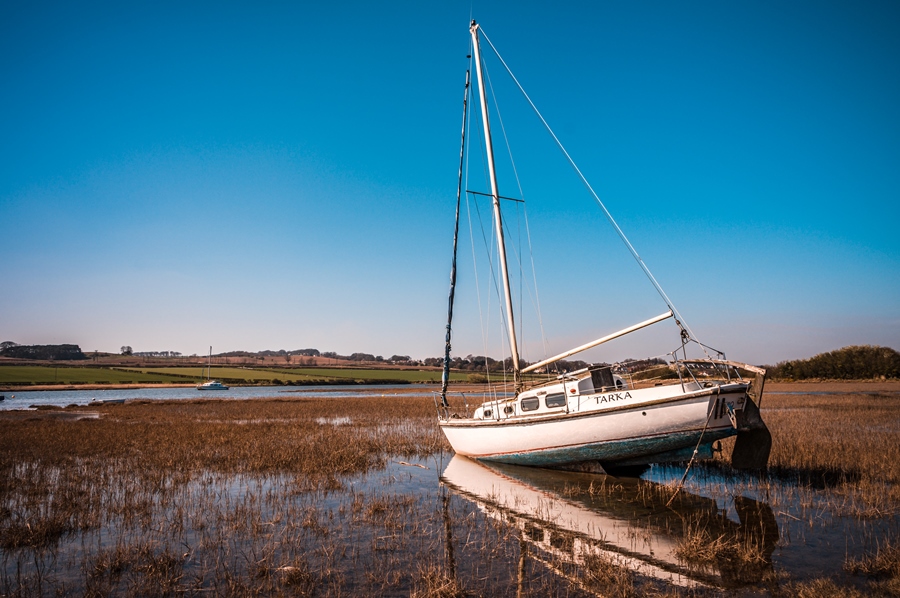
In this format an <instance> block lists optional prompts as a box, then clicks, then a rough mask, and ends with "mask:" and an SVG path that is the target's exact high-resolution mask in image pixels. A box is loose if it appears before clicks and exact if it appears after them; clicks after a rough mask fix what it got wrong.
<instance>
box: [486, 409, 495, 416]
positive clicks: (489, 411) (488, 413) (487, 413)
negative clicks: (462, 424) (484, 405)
mask: <svg viewBox="0 0 900 598" xmlns="http://www.w3.org/2000/svg"><path fill="white" fill-rule="evenodd" d="M493 414H494V412H493V411H491V410H490V409H485V410H484V416H485V417H490V416H491V415H493Z"/></svg>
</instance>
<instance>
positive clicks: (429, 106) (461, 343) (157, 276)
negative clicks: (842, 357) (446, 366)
mask: <svg viewBox="0 0 900 598" xmlns="http://www.w3.org/2000/svg"><path fill="white" fill-rule="evenodd" d="M326 4H327V6H326ZM376 4H378V3H371V2H335V3H294V2H291V3H288V2H285V3H245V4H236V3H231V2H207V3H200V2H198V3H183V2H178V3H176V2H152V3H151V2H141V3H131V2H126V3H121V2H116V3H113V2H109V3H96V2H90V1H87V2H79V3H45V2H18V1H15V2H4V3H2V4H0V81H2V83H0V85H2V93H0V337H2V338H0V340H12V341H15V342H18V343H21V344H44V343H77V344H80V345H81V347H82V349H84V350H86V351H92V350H95V349H97V350H101V351H117V350H118V348H119V347H120V346H122V345H130V346H132V347H133V348H134V349H135V350H136V351H145V350H176V351H181V352H183V353H186V354H190V353H199V354H203V353H205V352H206V351H207V347H208V346H209V345H213V347H214V350H215V351H216V352H220V351H229V350H239V349H244V350H251V351H255V350H261V349H281V348H284V349H296V348H306V347H315V348H318V349H319V350H322V351H328V350H331V351H337V352H339V353H350V352H354V351H363V352H368V353H373V354H380V355H384V356H390V355H392V354H395V353H397V354H408V355H412V356H413V357H426V356H438V355H440V354H441V353H442V350H443V334H444V320H445V311H446V293H447V280H448V272H449V252H450V243H451V232H452V231H451V227H452V218H453V204H454V201H455V192H456V174H457V173H456V169H457V160H458V151H459V125H460V110H461V96H462V83H463V80H464V73H465V69H466V67H467V65H468V61H467V59H466V54H467V52H468V21H469V19H470V16H474V17H475V18H476V19H477V20H478V21H479V22H480V23H481V24H482V25H483V27H484V29H485V31H486V32H487V34H488V35H489V36H490V39H491V41H493V42H494V43H495V44H496V45H497V47H498V49H499V50H500V51H501V53H502V54H503V56H504V58H505V59H506V60H507V62H508V63H509V64H510V66H511V67H512V69H513V70H514V71H515V73H516V75H517V76H518V78H519V79H520V81H522V83H523V84H524V85H525V87H526V89H527V90H528V91H529V93H530V94H531V95H532V97H533V99H534V100H535V101H536V103H537V104H538V106H539V107H540V108H541V110H542V111H543V113H544V115H545V116H546V117H547V119H548V121H549V122H550V124H551V126H553V127H554V129H555V131H556V133H557V134H558V136H559V137H560V138H561V139H562V141H563V143H565V144H566V146H567V147H568V149H569V151H570V153H571V154H572V155H573V156H574V157H575V159H576V161H577V162H578V163H579V165H580V166H581V167H582V169H583V170H584V171H585V173H586V174H587V176H588V178H589V179H590V180H591V182H592V184H593V186H594V188H595V189H596V190H597V191H598V193H599V194H600V196H601V197H602V198H603V199H604V201H605V202H606V203H607V205H608V207H609V208H610V209H611V211H612V212H613V214H614V216H615V217H616V218H617V219H618V221H619V223H620V224H621V225H622V227H623V228H624V230H625V232H626V233H627V234H628V235H629V237H630V238H631V240H632V242H633V243H634V245H635V246H636V247H637V249H638V251H639V252H640V253H641V255H642V256H643V257H644V259H645V261H646V262H647V263H648V265H649V266H650V268H651V270H653V272H654V274H655V275H656V276H657V278H658V279H659V281H660V282H661V284H662V285H663V287H664V288H665V289H666V291H667V292H668V294H669V296H670V297H671V298H672V300H673V301H674V302H675V305H676V306H677V307H678V308H679V309H680V311H681V312H682V314H683V315H684V316H685V318H686V319H687V320H688V323H689V324H690V325H691V327H692V328H693V330H694V332H695V333H697V335H698V336H699V337H700V339H701V340H703V341H704V342H706V343H708V344H711V345H713V346H716V347H719V348H722V349H724V350H726V352H727V354H728V357H731V358H735V359H742V360H746V361H750V362H754V363H774V362H776V361H779V360H783V359H789V358H799V357H809V356H811V355H814V354H816V353H819V352H823V351H829V350H833V349H837V348H839V347H842V346H845V345H850V344H878V345H888V346H892V347H894V348H897V349H900V231H898V224H900V208H898V205H900V109H898V106H900V68H898V64H900V36H898V35H897V31H900V4H898V3H897V2H893V1H890V2H859V3H850V2H822V1H814V2H813V1H810V2H788V3H784V2H725V3H722V2H690V3H671V2H578V3H569V4H567V5H565V6H562V7H554V8H550V7H549V5H548V4H547V3H534V2H502V3H501V2H490V3H487V2H477V1H476V2H474V4H472V3H469V2H465V3H463V2H460V3H454V2H421V1H417V2H412V1H410V2H393V3H389V5H387V6H384V5H376ZM491 68H492V69H493V70H492V71H491V74H492V80H493V81H494V82H495V84H497V85H498V86H500V84H501V79H502V74H501V73H500V71H499V70H498V67H496V66H494V67H491ZM498 93H499V92H498ZM501 111H503V107H502V106H501ZM508 114H509V119H510V120H509V122H505V124H507V127H508V128H510V129H511V128H512V123H513V122H514V121H515V117H516V115H517V114H518V113H517V112H516V109H512V108H510V109H509V112H508ZM504 117H506V114H504ZM531 126H533V125H531ZM510 134H511V135H512V133H510ZM537 138H538V136H537V134H535V135H534V139H537ZM525 139H526V140H527V141H528V143H527V144H526V147H524V148H519V149H518V150H516V148H514V149H513V152H514V156H515V157H516V160H517V163H519V160H521V164H520V173H521V171H522V170H525V171H526V172H525V173H524V174H523V179H533V182H532V186H531V189H533V191H530V190H529V189H528V188H526V189H525V197H526V199H527V200H528V204H527V205H528V217H529V226H530V227H531V229H532V230H531V232H532V241H533V245H534V253H535V264H536V267H537V280H538V289H539V291H540V293H541V295H540V301H541V306H542V311H543V317H544V327H545V332H546V335H547V337H548V341H549V345H550V346H549V351H551V352H557V351H562V350H565V349H567V348H569V347H570V346H572V345H575V344H580V343H582V342H586V341H588V340H591V339H593V338H596V337H599V336H602V335H604V334H606V333H609V332H611V331H614V330H617V329H619V328H621V327H624V326H627V325H630V324H632V323H635V322H637V321H639V320H643V319H645V318H648V317H651V316H654V315H656V314H658V313H661V312H663V311H664V309H665V308H664V306H663V305H662V303H661V302H660V301H659V300H658V298H657V297H655V295H654V292H653V290H652V288H651V287H649V285H648V284H647V283H646V282H645V281H643V280H642V278H641V276H640V273H639V272H638V271H637V268H636V266H635V265H634V264H633V262H629V260H630V258H629V257H628V255H627V254H626V253H625V252H624V251H623V250H622V249H621V246H620V244H618V242H617V241H616V240H615V239H614V238H612V237H611V232H610V230H609V227H608V226H607V225H606V224H605V223H604V221H603V218H602V215H601V214H600V212H599V210H597V209H596V207H594V206H593V205H592V203H591V200H590V198H588V197H587V196H586V195H585V194H584V193H583V192H581V191H580V188H579V187H578V186H577V184H576V185H575V186H574V187H571V186H570V187H556V186H555V184H553V183H550V182H549V178H544V177H543V175H542V174H540V173H541V172H542V170H543V169H539V168H537V166H530V163H534V164H535V165H537V164H546V167H547V170H548V171H551V172H552V173H553V174H554V175H555V174H556V173H557V172H561V171H565V167H564V165H561V163H559V154H558V152H557V153H555V154H554V153H551V154H548V156H552V158H546V159H544V158H539V157H538V156H539V154H537V153H534V152H533V150H532V149H530V148H531V147H532V144H531V140H532V138H531V137H528V136H526V137H525ZM513 141H515V140H514V139H512V140H511V142H513ZM542 143H544V144H545V145H546V143H547V140H546V138H545V137H544V138H543V139H542ZM550 150H551V151H554V150H553V148H552V147H551V148H550ZM544 160H545V162H542V161H544ZM522 165H525V166H524V168H523V167H522ZM539 174H540V176H539ZM548 176H549V175H548ZM506 180H507V181H508V179H506ZM527 182H528V181H527V180H525V181H523V184H524V183H527ZM481 190H484V187H483V186H482V189H481ZM504 191H506V192H507V193H508V194H509V195H517V194H518V191H517V190H516V189H515V185H514V184H513V183H511V182H507V183H503V182H501V193H503V192H504ZM570 191H571V192H570ZM510 222H511V223H512V222H513V221H512V220H511V221H510ZM511 226H519V224H511ZM465 243H466V244H468V241H465ZM467 255H468V254H463V255H462V256H461V260H462V261H461V265H465V264H470V263H471V257H466V256H467ZM613 264H615V265H613ZM465 276H466V274H465V272H461V282H460V285H461V288H460V293H461V294H462V293H467V292H471V291H472V284H471V278H468V279H467V278H465ZM632 283H633V284H632ZM483 290H484V289H482V291H483ZM459 315H460V317H461V318H466V319H468V320H472V319H477V318H478V314H477V310H475V309H474V308H473V307H472V305H471V303H468V302H467V300H466V299H463V300H462V301H461V303H460V310H459ZM491 317H494V319H496V318H495V314H494V315H492V316H491ZM533 331H534V328H533V327H532V328H530V329H529V331H528V332H526V337H527V343H530V344H527V346H526V349H525V351H524V353H525V356H526V357H528V358H530V359H537V358H540V357H542V356H543V352H544V350H543V349H541V348H540V345H539V342H538V343H537V344H535V342H534V340H533V337H534V332H533ZM665 331H666V333H667V334H669V336H668V337H666V338H667V340H666V341H665V343H664V345H663V347H662V348H664V349H666V350H668V349H671V348H672V347H671V346H670V345H672V344H673V342H674V338H673V337H672V335H671V334H670V333H671V327H669V328H666V329H665ZM471 332H472V331H471V330H470V329H469V328H467V327H466V325H463V324H461V326H460V335H459V337H458V339H457V340H456V342H455V343H454V347H455V354H459V355H466V354H468V353H482V352H483V347H484V345H482V343H481V340H480V337H479V336H478V335H476V334H470V333H471ZM655 334H656V333H655V332H654V333H647V334H642V335H638V336H637V337H636V338H635V339H634V340H629V341H625V342H623V343H622V344H620V345H618V346H617V345H610V347H609V348H608V349H604V350H603V351H599V352H596V353H595V354H593V355H590V356H588V357H594V358H597V359H618V358H622V357H626V356H631V357H640V356H642V355H652V354H656V353H657V352H659V351H657V347H655V346H654V347H650V346H649V341H650V340H655V337H654V335H655ZM651 337H654V338H651ZM645 341H646V342H647V346H645V345H644V344H643V343H645ZM489 351H490V352H491V353H492V354H495V352H494V351H493V349H489ZM623 352H624V353H625V354H623ZM495 356H499V355H496V354H495Z"/></svg>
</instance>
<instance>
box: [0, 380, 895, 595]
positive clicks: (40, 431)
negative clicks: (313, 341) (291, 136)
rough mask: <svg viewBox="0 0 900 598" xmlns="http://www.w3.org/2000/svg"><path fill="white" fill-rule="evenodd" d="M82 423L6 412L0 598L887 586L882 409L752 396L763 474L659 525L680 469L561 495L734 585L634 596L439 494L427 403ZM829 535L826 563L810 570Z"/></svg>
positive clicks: (723, 470)
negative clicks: (625, 515)
mask: <svg viewBox="0 0 900 598" xmlns="http://www.w3.org/2000/svg"><path fill="white" fill-rule="evenodd" d="M454 400H455V401H457V402H459V401H460V399H458V398H457V399H454ZM87 410H88V408H77V409H76V408H70V409H64V410H56V411H53V410H51V411H41V412H35V411H20V412H4V413H2V414H0V418H2V420H0V429H2V433H0V595H4V596H5V595H9V596H41V595H52V594H74V595H89V596H106V595H134V596H138V595H140V596H166V595H184V594H188V595H200V594H202V595H209V594H212V595H222V596H233V595H238V596H240V595H299V596H313V595H315V596H347V595H415V596H479V595H517V594H519V595H532V596H593V595H598V594H602V595H609V596H631V595H646V594H647V593H648V592H650V593H654V594H657V595H719V594H722V593H725V594H735V593H737V594H741V593H747V592H750V593H758V592H767V593H771V594H773V595H792V594H803V595H811V596H822V595H837V594H828V592H829V591H832V590H834V591H835V592H841V591H843V592H845V593H846V594H848V595H849V594H851V593H852V592H865V593H876V594H877V593H880V594H884V595H891V592H894V594H893V595H896V591H897V583H898V581H897V580H898V579H900V571H898V566H897V563H898V562H900V558H898V556H897V555H898V550H897V546H898V545H900V543H898V541H897V538H898V537H900V535H898V534H896V531H897V527H898V491H897V488H898V482H900V454H898V450H900V449H898V444H900V443H898V426H900V418H898V414H900V404H898V400H897V398H896V397H895V396H892V395H891V396H885V397H875V396H869V395H859V396H857V395H846V396H833V397H816V396H806V397H788V396H779V395H773V396H767V397H766V399H765V401H764V407H763V415H764V417H765V418H766V421H767V423H768V424H769V427H770V428H771V429H772V433H773V436H774V439H775V444H774V449H773V455H772V461H771V463H772V465H773V472H772V475H771V476H769V477H768V478H754V477H749V476H741V475H737V474H734V473H733V472H730V471H729V470H728V469H727V467H726V466H725V465H720V466H718V467H716V466H706V467H697V466H695V469H696V471H695V472H693V473H692V475H691V477H689V479H688V484H687V485H686V487H685V489H684V491H682V492H680V493H679V494H678V495H677V496H676V498H675V500H674V501H673V503H672V506H671V508H670V509H668V511H670V513H669V514H668V515H667V514H666V511H667V510H666V509H661V510H660V509H656V507H655V506H654V505H660V504H665V503H666V502H667V501H668V500H669V499H670V498H671V497H672V496H673V495H674V494H675V482H674V480H677V479H678V478H680V473H681V471H683V468H682V469H678V468H673V469H672V471H673V472H675V471H676V470H677V474H676V473H672V475H668V474H666V470H657V469H656V468H655V469H654V471H652V472H651V474H654V472H655V475H657V476H658V477H660V478H661V479H659V480H658V481H660V482H663V483H652V482H646V481H635V480H619V479H616V478H610V477H606V476H590V475H587V474H580V475H581V477H580V478H578V479H579V480H581V481H579V482H577V483H576V482H572V483H566V484H565V485H562V486H560V488H559V495H560V496H561V497H563V498H564V499H566V500H573V501H581V503H579V504H588V503H590V504H593V505H598V506H599V507H598V508H604V509H608V508H612V507H610V506H609V505H616V504H620V503H622V501H623V497H626V496H627V497H628V500H629V501H630V503H629V504H633V505H634V506H633V511H634V513H635V514H636V515H634V516H635V517H636V519H634V521H633V526H634V534H635V538H636V541H640V538H641V537H642V534H645V533H647V534H649V531H646V530H649V529H650V528H651V527H652V528H653V529H654V530H657V531H658V529H661V528H666V527H669V528H672V533H673V534H674V536H675V537H677V538H679V539H680V540H679V541H680V544H679V546H680V548H679V550H680V551H681V556H682V558H683V559H684V560H685V561H686V562H694V563H696V564H697V566H698V567H701V568H702V567H705V566H712V565H711V564H710V563H714V564H715V566H719V567H721V563H722V562H723V561H725V562H726V568H727V567H728V566H730V567H731V568H732V569H733V570H734V573H733V574H732V579H733V580H737V581H735V583H733V584H731V586H729V588H728V589H723V588H715V587H712V588H711V587H706V586H704V587H664V586H660V585H658V584H657V585H653V584H650V585H648V584H647V583H645V582H644V580H642V579H640V576H638V575H635V574H634V573H632V572H630V571H629V570H628V569H627V568H623V566H622V563H621V562H618V561H616V560H615V559H614V560H609V559H607V560H602V558H601V557H591V556H588V557H587V558H586V559H585V560H582V561H578V562H576V563H574V564H573V562H572V561H571V560H566V559H564V558H563V556H564V553H565V552H566V551H567V550H568V551H569V552H571V550H572V549H571V542H569V543H568V544H567V543H566V541H565V540H566V538H565V537H563V536H560V540H559V543H558V544H557V548H558V550H557V552H556V553H554V554H553V555H549V556H548V555H544V556H541V555H539V554H538V553H537V551H536V550H535V549H533V548H531V547H529V545H528V544H527V542H526V541H525V540H526V539H527V536H528V534H527V529H524V528H523V527H522V526H520V525H516V524H514V522H513V521H512V520H511V519H510V518H508V517H504V516H499V515H498V514H497V513H496V512H491V511H490V510H489V509H486V508H485V507H483V506H479V505H476V504H474V503H473V502H472V501H471V500H470V499H469V498H467V497H465V496H461V495H459V494H456V493H454V492H452V491H451V490H450V489H448V488H447V487H445V486H442V485H441V483H440V482H439V476H440V475H441V471H442V469H443V466H444V465H445V464H446V463H447V462H448V461H449V459H450V456H451V455H450V453H449V446H448V445H447V444H446V441H445V439H444V437H443V435H442V434H441V432H440V430H439V429H438V427H437V425H436V423H435V412H434V403H433V401H432V399H431V398H430V397H428V396H416V395H414V394H409V395H403V394H401V395H394V396H389V397H382V396H380V395H378V394H377V393H373V395H372V396H369V397H365V396H364V397H351V398H339V399H337V398H327V399H326V398H316V397H314V396H313V397H305V398H296V399H262V400H247V401H222V400H201V401H172V402H161V401H154V402H152V403H151V402H140V401H131V402H128V403H125V404H123V405H101V406H98V407H91V408H90V409H89V410H90V411H92V412H96V413H98V414H99V417H97V418H85V417H83V415H84V412H85V411H87ZM460 410H462V407H461V406H460ZM726 452H727V447H726ZM417 466H418V467H417ZM661 472H662V473H661ZM667 476H668V477H667ZM662 478H665V479H662ZM573 479H574V478H573ZM744 496H746V497H751V498H752V499H753V501H750V502H752V503H753V504H757V502H758V503H759V504H764V505H765V510H766V512H769V511H768V509H769V508H770V509H771V512H772V513H774V516H775V517H776V518H777V527H778V529H779V530H780V536H779V537H778V538H777V545H774V548H773V544H772V541H771V539H769V540H765V539H764V538H762V537H761V536H759V535H754V534H753V533H744V532H741V533H739V534H731V533H724V534H723V533H722V532H721V529H720V528H722V525H725V527H728V525H729V524H728V523H727V521H728V518H729V517H731V518H732V519H735V520H736V517H735V516H734V515H733V513H734V512H736V511H740V509H741V508H743V507H744V506H746V504H750V502H747V503H742V502H741V501H742V500H743V498H742V497H744ZM717 504H718V505H719V506H720V507H721V509H722V512H721V513H718V512H716V508H717V507H716V505H717ZM710 505H712V506H711V507H710ZM654 509H656V510H654ZM685 510H690V511H691V512H692V513H694V515H693V516H692V517H682V516H680V515H679V513H682V512H684V511H685ZM620 511H621V509H619V510H617V511H616V513H619V512H620ZM698 512H701V514H700V515H697V513H698ZM729 512H730V513H732V514H731V515H729ZM702 513H707V514H706V515H703V514H702ZM740 514H741V515H742V521H743V520H744V519H743V516H744V515H746V513H743V512H741V513H740ZM751 519H752V518H751ZM713 521H715V522H718V523H717V524H716V525H718V526H719V528H716V527H715V526H714V525H713V524H712V523H711V522H713ZM723 522H725V523H724V524H723ZM751 527H752V526H751ZM675 528H677V529H675ZM742 529H744V530H745V531H746V529H750V528H742ZM761 529H762V528H761ZM717 530H718V531H717ZM860 530H863V531H862V532H860ZM823 534H824V535H825V536H827V538H828V542H831V543H832V544H833V545H834V547H833V549H832V552H836V556H835V557H834V558H835V559H836V561H837V563H838V565H837V567H836V568H835V567H831V565H830V564H828V563H826V564H825V565H820V564H818V563H815V562H809V561H810V559H804V558H803V548H804V546H812V544H811V543H813V542H820V538H821V537H824V536H823ZM828 534H831V535H828ZM853 534H856V535H857V536H860V537H856V536H854V535H853ZM815 549H816V551H817V552H816V554H819V553H820V552H821V545H820V544H816V545H815ZM773 550H774V554H772V551H773ZM813 560H815V559H813ZM728 563H731V565H728ZM798 563H799V564H798ZM816 567H818V569H817V568H816ZM747 572H750V573H751V574H748V573H747ZM741 575H744V576H747V575H749V577H750V578H751V579H750V581H749V582H748V584H749V585H741V584H740V583H739V582H741ZM816 592H818V593H816Z"/></svg>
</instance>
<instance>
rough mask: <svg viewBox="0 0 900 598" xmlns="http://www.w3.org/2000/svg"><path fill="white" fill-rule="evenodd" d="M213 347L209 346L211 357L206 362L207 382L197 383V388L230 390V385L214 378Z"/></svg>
mask: <svg viewBox="0 0 900 598" xmlns="http://www.w3.org/2000/svg"><path fill="white" fill-rule="evenodd" d="M211 376H212V347H210V348H209V359H208V361H207V364H206V382H204V383H203V384H198V385H197V390H228V387H227V386H225V385H224V384H222V383H221V382H219V381H218V380H212V379H211Z"/></svg>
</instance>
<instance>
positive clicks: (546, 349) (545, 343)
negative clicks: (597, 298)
mask: <svg viewBox="0 0 900 598" xmlns="http://www.w3.org/2000/svg"><path fill="white" fill-rule="evenodd" d="M482 68H483V69H484V72H485V78H486V79H487V86H488V90H489V92H490V96H491V101H492V102H493V104H494V111H495V112H496V113H497V120H498V122H499V124H500V131H501V133H502V135H503V142H504V143H505V145H506V154H507V156H508V157H509V162H510V166H511V167H512V172H513V176H514V178H515V180H516V188H517V189H518V190H519V198H520V200H518V201H517V204H518V203H519V202H521V203H522V204H523V213H524V221H525V231H526V239H527V241H528V255H529V257H530V261H531V275H532V282H533V285H534V296H531V289H530V288H528V287H527V286H526V285H525V284H524V281H525V274H524V272H525V268H524V265H523V260H522V256H521V254H520V253H519V251H520V250H519V248H520V247H521V246H522V243H521V238H522V233H521V222H522V220H523V216H521V215H520V214H519V206H518V205H516V223H517V224H518V226H519V228H518V229H517V231H516V233H517V234H516V238H517V239H519V243H518V244H517V245H514V246H513V247H512V250H513V255H514V256H515V258H516V263H517V265H518V267H519V299H520V300H519V339H520V341H521V343H522V345H523V346H522V352H523V353H524V352H525V351H526V350H527V345H526V344H525V340H524V339H525V333H524V326H525V317H524V308H525V305H524V301H522V298H523V297H524V296H525V292H524V290H523V289H527V291H528V295H529V298H530V299H531V301H532V306H533V307H534V310H535V313H536V315H537V319H538V326H539V329H540V333H541V348H542V349H543V352H544V357H547V355H548V354H549V343H548V341H547V336H546V334H545V332H544V320H543V315H542V314H541V308H540V307H541V306H540V300H539V298H538V289H537V270H536V269H535V267H534V250H533V249H534V248H533V245H532V243H531V229H530V228H529V226H528V210H527V206H526V205H525V191H524V190H523V189H522V180H521V178H520V177H519V169H518V168H517V167H516V161H515V158H514V157H513V152H512V145H511V144H510V142H509V135H508V134H507V132H506V126H505V125H504V123H503V114H502V112H501V111H500V104H499V103H498V101H497V94H496V93H494V84H493V81H492V79H491V75H490V71H489V69H488V67H487V65H486V64H485V65H483V67H482ZM504 228H505V229H506V231H507V233H509V236H510V237H512V231H511V230H510V228H509V225H508V223H506V222H504ZM526 361H527V359H526Z"/></svg>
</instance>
